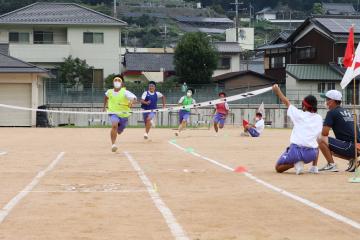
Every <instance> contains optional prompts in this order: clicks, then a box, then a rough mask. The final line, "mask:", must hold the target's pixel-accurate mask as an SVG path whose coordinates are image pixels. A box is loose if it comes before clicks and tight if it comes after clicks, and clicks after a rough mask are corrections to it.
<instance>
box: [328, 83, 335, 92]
mask: <svg viewBox="0 0 360 240" xmlns="http://www.w3.org/2000/svg"><path fill="white" fill-rule="evenodd" d="M334 89H335V83H334V82H329V83H328V84H327V90H328V91H329V90H334Z"/></svg>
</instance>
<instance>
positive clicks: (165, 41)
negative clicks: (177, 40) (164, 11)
mask: <svg viewBox="0 0 360 240" xmlns="http://www.w3.org/2000/svg"><path fill="white" fill-rule="evenodd" d="M167 33H168V31H167V25H166V24H164V32H162V34H164V52H166V43H167Z"/></svg>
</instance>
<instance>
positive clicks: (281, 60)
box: [271, 56, 286, 68]
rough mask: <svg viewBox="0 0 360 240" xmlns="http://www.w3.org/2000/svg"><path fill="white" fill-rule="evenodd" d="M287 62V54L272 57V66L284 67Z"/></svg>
mask: <svg viewBox="0 0 360 240" xmlns="http://www.w3.org/2000/svg"><path fill="white" fill-rule="evenodd" d="M285 64H286V62H285V56H279V57H272V58H271V68H284V67H285Z"/></svg>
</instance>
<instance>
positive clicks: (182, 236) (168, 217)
mask: <svg viewBox="0 0 360 240" xmlns="http://www.w3.org/2000/svg"><path fill="white" fill-rule="evenodd" d="M124 154H125V156H126V157H127V159H128V160H129V161H130V163H131V165H132V167H133V168H134V169H135V171H136V172H137V174H138V175H139V177H140V179H141V181H142V182H143V184H144V185H145V187H146V189H147V192H148V193H149V195H150V197H151V199H152V200H153V202H154V204H155V206H156V207H157V208H158V210H159V211H160V213H161V214H162V215H163V217H164V219H165V221H166V223H167V225H168V227H169V228H170V230H171V233H172V235H173V236H174V237H175V239H177V240H189V238H188V237H187V235H186V233H185V231H184V230H183V228H182V227H181V225H180V224H179V223H178V222H177V221H176V219H175V217H174V215H173V213H172V212H171V210H170V209H169V208H168V207H167V206H166V204H165V203H164V201H163V200H162V199H161V197H160V195H159V194H158V193H157V192H156V191H155V190H154V188H153V186H152V184H151V181H150V180H149V178H148V177H147V176H146V175H145V173H144V171H143V170H142V169H141V167H140V166H139V164H138V163H137V161H136V160H135V159H134V158H133V157H132V156H131V155H130V153H128V152H124Z"/></svg>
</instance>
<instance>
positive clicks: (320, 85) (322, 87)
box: [318, 83, 326, 93]
mask: <svg viewBox="0 0 360 240" xmlns="http://www.w3.org/2000/svg"><path fill="white" fill-rule="evenodd" d="M325 87H326V83H318V93H324V92H325V91H326V89H325Z"/></svg>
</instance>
